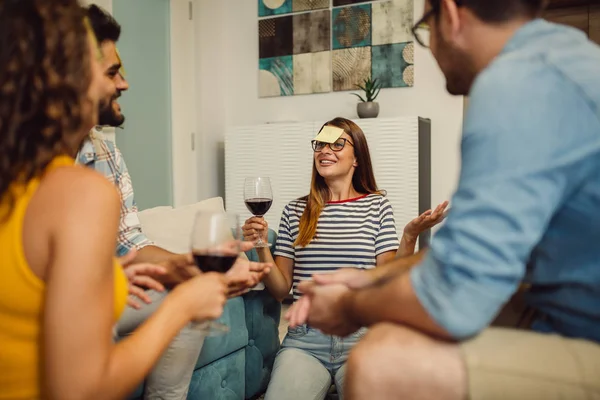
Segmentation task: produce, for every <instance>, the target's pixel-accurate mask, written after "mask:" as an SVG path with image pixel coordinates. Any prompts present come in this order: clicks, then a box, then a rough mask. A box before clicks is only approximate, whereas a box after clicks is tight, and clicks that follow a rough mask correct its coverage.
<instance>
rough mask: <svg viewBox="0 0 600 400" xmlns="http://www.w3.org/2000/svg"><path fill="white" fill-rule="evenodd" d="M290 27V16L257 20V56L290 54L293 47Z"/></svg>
mask: <svg viewBox="0 0 600 400" xmlns="http://www.w3.org/2000/svg"><path fill="white" fill-rule="evenodd" d="M292 27H293V26H292V16H287V17H280V18H268V19H262V20H260V21H258V37H259V45H258V56H259V58H261V59H262V58H271V57H279V56H287V55H291V54H292V51H293V48H294V47H293V46H294V41H293V34H292Z"/></svg>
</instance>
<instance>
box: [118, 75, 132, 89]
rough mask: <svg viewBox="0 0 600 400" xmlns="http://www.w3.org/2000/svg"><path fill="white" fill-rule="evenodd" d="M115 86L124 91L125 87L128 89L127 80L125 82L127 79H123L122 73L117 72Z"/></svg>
mask: <svg viewBox="0 0 600 400" xmlns="http://www.w3.org/2000/svg"><path fill="white" fill-rule="evenodd" d="M115 86H116V87H117V89H118V90H120V91H122V92H124V91H126V90H127V89H129V82H127V79H125V77H124V76H123V75H121V74H120V73H118V74H117V79H116V81H115Z"/></svg>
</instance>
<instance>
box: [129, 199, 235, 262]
mask: <svg viewBox="0 0 600 400" xmlns="http://www.w3.org/2000/svg"><path fill="white" fill-rule="evenodd" d="M224 210H225V209H224V207H223V199H222V198H220V197H214V198H212V199H207V200H203V201H200V202H198V203H194V204H190V205H187V206H182V207H178V208H169V207H157V208H152V209H149V210H145V211H142V212H140V213H138V216H139V218H140V222H141V224H142V231H143V232H144V234H146V236H147V237H148V239H150V240H152V241H153V242H154V243H156V245H157V246H160V247H162V248H164V249H167V250H169V251H172V252H174V253H187V252H189V251H190V235H191V233H192V226H193V224H194V217H195V215H196V213H197V212H198V211H224Z"/></svg>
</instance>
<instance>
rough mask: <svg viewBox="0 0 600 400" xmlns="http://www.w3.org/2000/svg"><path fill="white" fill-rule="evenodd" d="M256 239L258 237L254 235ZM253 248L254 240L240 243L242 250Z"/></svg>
mask: <svg viewBox="0 0 600 400" xmlns="http://www.w3.org/2000/svg"><path fill="white" fill-rule="evenodd" d="M244 238H246V235H244ZM256 239H258V236H257V237H256ZM253 248H254V242H252V241H247V242H241V243H240V251H242V252H246V251H249V250H252V249H253Z"/></svg>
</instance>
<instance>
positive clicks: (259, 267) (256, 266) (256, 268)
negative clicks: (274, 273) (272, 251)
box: [249, 261, 273, 273]
mask: <svg viewBox="0 0 600 400" xmlns="http://www.w3.org/2000/svg"><path fill="white" fill-rule="evenodd" d="M249 262H250V266H249V269H250V271H251V272H264V271H265V270H268V271H271V268H273V264H272V263H261V262H255V261H249ZM267 273H268V272H267Z"/></svg>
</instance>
